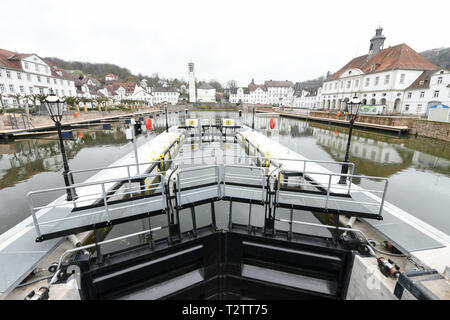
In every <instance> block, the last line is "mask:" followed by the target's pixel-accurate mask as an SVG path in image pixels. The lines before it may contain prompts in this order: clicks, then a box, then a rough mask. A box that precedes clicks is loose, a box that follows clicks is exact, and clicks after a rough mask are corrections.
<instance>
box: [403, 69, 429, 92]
mask: <svg viewBox="0 0 450 320" xmlns="http://www.w3.org/2000/svg"><path fill="white" fill-rule="evenodd" d="M432 74H433V71H430V70H427V71H424V72H422V74H421V75H420V76H419V77H418V78H417V79H416V80H415V81H414V82H413V83H411V85H410V86H409V87H408V88H406V89H405V90H420V89H428V88H430V78H431V75H432Z"/></svg>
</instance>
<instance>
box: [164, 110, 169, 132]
mask: <svg viewBox="0 0 450 320" xmlns="http://www.w3.org/2000/svg"><path fill="white" fill-rule="evenodd" d="M164 111H165V112H166V132H169V120H168V119H167V117H168V115H167V103H165V104H164Z"/></svg>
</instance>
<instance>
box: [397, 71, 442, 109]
mask: <svg viewBox="0 0 450 320" xmlns="http://www.w3.org/2000/svg"><path fill="white" fill-rule="evenodd" d="M437 104H444V105H447V106H450V71H449V70H446V69H440V70H437V71H424V72H422V74H421V75H420V76H419V77H418V78H417V79H416V80H415V81H414V82H413V83H412V84H411V85H410V86H409V87H408V88H406V89H405V97H404V99H403V106H402V113H404V114H415V115H424V114H428V110H429V108H430V107H432V106H434V105H437Z"/></svg>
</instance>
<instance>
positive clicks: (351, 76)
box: [321, 27, 439, 113]
mask: <svg viewBox="0 0 450 320" xmlns="http://www.w3.org/2000/svg"><path fill="white" fill-rule="evenodd" d="M382 30H383V29H382V28H381V27H380V28H378V29H377V30H376V34H375V36H374V37H373V38H372V39H371V40H370V48H369V53H368V54H366V55H363V56H359V57H356V58H354V59H352V60H351V61H350V62H349V63H347V64H346V65H345V66H343V67H342V68H341V69H339V70H338V71H337V72H336V73H334V74H333V75H331V76H330V77H328V78H327V79H325V81H324V83H323V85H322V92H321V95H322V96H321V107H322V108H324V109H327V110H344V109H345V108H346V102H347V101H349V99H351V98H352V97H353V96H354V95H355V94H356V95H357V96H358V97H359V98H360V99H361V100H362V101H363V104H365V105H377V106H383V107H384V109H385V112H386V113H399V112H401V109H402V101H403V100H404V92H405V89H406V88H408V87H409V86H410V85H411V84H412V83H413V82H414V81H415V80H416V79H417V78H418V77H419V76H420V75H421V74H422V73H423V72H424V71H426V70H438V69H439V67H438V66H436V65H434V64H432V63H431V62H429V61H428V60H427V59H425V58H424V57H422V56H421V55H420V54H418V53H417V52H416V51H414V50H413V49H412V48H411V47H409V46H408V45H407V44H405V43H402V44H399V45H396V46H393V47H389V48H386V49H383V45H384V40H385V37H384V36H383V35H382Z"/></svg>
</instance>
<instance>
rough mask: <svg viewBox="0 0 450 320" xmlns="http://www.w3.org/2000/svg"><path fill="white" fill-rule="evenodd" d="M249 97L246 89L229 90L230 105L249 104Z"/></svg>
mask: <svg viewBox="0 0 450 320" xmlns="http://www.w3.org/2000/svg"><path fill="white" fill-rule="evenodd" d="M249 100H250V96H249V91H248V88H245V87H241V88H231V89H230V102H231V103H249Z"/></svg>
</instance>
